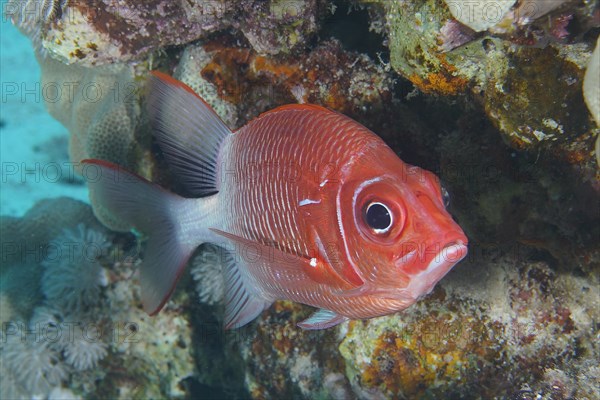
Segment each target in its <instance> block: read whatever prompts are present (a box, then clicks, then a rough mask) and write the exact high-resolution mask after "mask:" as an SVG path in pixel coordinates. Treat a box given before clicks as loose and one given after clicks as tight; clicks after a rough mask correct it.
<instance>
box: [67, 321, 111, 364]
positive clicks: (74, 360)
mask: <svg viewBox="0 0 600 400" xmlns="http://www.w3.org/2000/svg"><path fill="white" fill-rule="evenodd" d="M101 336H102V333H101V332H100V331H99V330H98V328H97V327H96V326H95V325H92V324H84V323H82V324H79V326H77V327H75V329H74V330H73V336H72V337H71V336H70V335H69V340H68V341H67V342H66V343H65V347H64V351H63V354H64V356H65V361H66V362H67V364H69V365H71V366H73V367H74V368H75V369H77V370H79V371H84V370H87V369H90V368H94V367H95V366H96V365H97V364H98V362H99V361H100V360H102V359H103V358H104V357H105V356H106V354H107V350H106V347H107V346H106V343H104V342H103V341H102V338H101Z"/></svg>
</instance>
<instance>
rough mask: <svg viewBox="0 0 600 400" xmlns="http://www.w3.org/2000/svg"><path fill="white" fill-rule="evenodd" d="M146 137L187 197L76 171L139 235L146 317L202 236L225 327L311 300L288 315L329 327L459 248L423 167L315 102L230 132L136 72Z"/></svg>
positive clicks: (413, 296)
mask: <svg viewBox="0 0 600 400" xmlns="http://www.w3.org/2000/svg"><path fill="white" fill-rule="evenodd" d="M148 85H149V94H148V106H149V114H150V118H151V121H152V123H153V126H154V129H155V136H156V139H157V141H158V144H159V146H160V148H161V150H162V151H163V153H164V155H165V158H166V160H167V162H168V165H169V166H170V168H172V170H173V171H174V173H175V175H176V176H177V178H178V179H179V181H180V182H181V184H182V185H184V187H185V189H186V190H187V191H188V192H189V193H190V196H192V197H193V198H185V197H181V196H179V195H177V194H174V193H171V192H169V191H167V190H165V189H163V188H161V187H160V186H158V185H156V184H153V183H151V182H149V181H147V180H145V179H143V178H141V177H138V176H137V175H134V174H131V173H129V172H126V171H124V170H123V169H121V168H120V167H118V166H117V165H114V164H111V163H109V162H106V161H102V160H86V161H85V162H86V163H87V164H88V167H92V166H95V167H96V168H98V169H99V171H98V173H99V174H100V176H101V177H100V178H99V179H94V180H91V179H90V180H89V182H88V183H89V185H90V190H91V192H92V194H93V196H94V197H95V200H96V201H97V202H99V204H101V206H102V207H103V208H104V209H106V210H108V212H109V213H111V214H112V215H113V216H114V217H115V218H118V219H120V220H122V221H126V222H127V223H128V224H130V225H131V227H132V229H135V230H137V231H139V232H142V233H144V234H145V235H147V236H148V242H147V247H146V251H145V255H144V260H143V262H142V265H141V267H140V268H141V271H140V281H141V286H142V302H143V305H144V309H145V310H146V311H147V312H148V313H150V314H155V313H157V312H158V311H159V310H160V309H161V308H162V307H163V305H164V304H165V302H166V301H167V300H168V298H169V296H170V294H171V292H172V291H173V290H174V288H175V285H176V283H177V280H178V278H179V277H180V276H181V274H182V271H183V269H184V268H185V265H186V263H187V262H188V259H189V258H190V256H191V254H192V253H193V252H194V250H195V249H196V248H197V247H198V246H199V245H200V244H202V243H206V242H209V243H225V244H227V245H225V246H224V247H225V248H226V249H228V250H227V252H226V254H227V256H226V257H225V260H224V265H223V279H224V289H225V290H224V293H225V299H224V301H225V317H224V319H225V327H226V328H232V327H240V326H242V325H245V324H247V323H248V322H250V321H252V320H253V319H254V318H256V317H257V316H258V315H259V314H260V313H261V312H262V311H263V310H265V309H266V308H268V307H269V306H270V305H271V304H272V303H273V302H274V301H276V300H292V301H295V302H299V303H303V304H308V305H311V306H314V307H318V308H319V310H318V311H317V312H315V313H314V314H313V315H312V316H310V317H309V318H308V319H306V320H305V321H303V322H301V323H300V324H299V326H300V327H302V328H306V329H320V328H327V327H330V326H334V325H336V324H338V323H340V322H342V321H345V320H348V319H363V318H372V317H376V316H381V315H386V314H390V313H393V312H396V311H399V310H403V309H405V308H407V307H409V306H410V305H411V304H413V303H414V302H415V301H417V300H418V299H419V298H420V297H421V296H423V295H425V294H427V293H429V292H430V291H431V290H432V288H433V287H434V285H435V284H436V283H437V282H438V281H439V280H440V279H441V278H442V277H443V276H444V275H446V273H447V272H448V271H449V270H450V269H451V268H452V266H454V265H455V264H456V263H457V262H458V261H460V260H461V259H462V258H463V257H465V255H466V253H467V247H466V246H467V238H466V236H465V234H464V233H463V231H462V230H461V228H460V227H459V226H458V225H457V224H456V223H455V222H454V221H453V219H452V217H451V216H450V215H449V214H448V212H447V211H446V209H445V205H444V191H443V189H442V188H441V187H440V184H439V182H438V180H437V178H436V177H435V175H433V174H432V173H431V172H428V171H425V170H422V169H420V168H418V167H414V166H410V165H407V164H405V163H404V162H403V161H402V160H400V158H398V156H397V155H396V154H395V153H394V152H393V151H392V150H391V149H390V148H389V147H388V146H387V145H386V144H385V143H384V142H383V140H381V139H380V138H379V137H378V136H376V135H375V134H374V133H373V132H371V131H370V130H368V129H367V128H365V127H364V126H362V125H361V124H359V123H357V122H356V121H354V120H352V119H350V118H348V117H346V116H344V115H341V114H338V113H336V112H334V111H330V110H328V109H325V108H323V107H319V106H315V105H286V106H282V107H278V108H276V109H274V110H271V111H268V112H265V113H264V114H262V115H260V116H259V117H257V118H256V119H254V120H252V121H251V122H249V123H248V124H246V125H245V126H243V127H242V128H240V129H238V130H237V131H235V132H233V131H231V130H230V129H229V128H228V127H227V126H226V125H225V124H224V123H223V121H222V120H221V119H220V118H219V117H218V116H217V114H216V113H215V112H214V111H213V110H212V109H211V107H210V106H209V105H208V104H207V103H206V102H205V101H204V100H202V99H201V98H200V97H199V96H198V95H197V94H196V93H194V91H193V90H192V89H190V88H189V87H188V86H186V85H185V84H183V83H181V82H179V81H177V80H175V79H173V78H171V77H169V76H167V75H165V74H162V73H159V72H153V73H152V75H151V76H150V78H149V81H148Z"/></svg>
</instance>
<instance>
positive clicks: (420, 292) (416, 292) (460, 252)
mask: <svg viewBox="0 0 600 400" xmlns="http://www.w3.org/2000/svg"><path fill="white" fill-rule="evenodd" d="M467 250H468V249H467V245H466V244H465V242H463V241H462V240H457V241H453V242H450V243H448V244H446V245H445V246H444V247H443V248H442V249H441V250H440V251H439V252H438V253H437V254H436V255H435V256H434V257H433V258H432V259H431V260H430V261H429V263H428V265H427V268H425V269H424V270H423V271H421V272H419V273H417V274H415V275H413V276H411V280H410V283H409V285H408V287H407V289H408V290H409V291H410V292H411V293H412V296H413V298H415V299H417V298H420V297H422V296H424V295H426V294H428V293H430V292H431V290H433V287H434V286H435V284H436V283H438V282H439V280H440V279H442V278H443V277H444V276H445V275H446V274H447V273H448V272H449V271H450V269H452V267H453V266H454V265H455V264H456V263H458V262H459V261H460V260H462V259H463V258H465V257H466V255H467Z"/></svg>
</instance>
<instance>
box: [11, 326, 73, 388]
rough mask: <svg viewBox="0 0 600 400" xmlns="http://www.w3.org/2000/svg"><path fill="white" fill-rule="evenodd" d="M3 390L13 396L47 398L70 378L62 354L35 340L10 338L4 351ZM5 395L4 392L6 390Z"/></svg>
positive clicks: (33, 337)
mask: <svg viewBox="0 0 600 400" xmlns="http://www.w3.org/2000/svg"><path fill="white" fill-rule="evenodd" d="M0 357H1V361H2V362H1V364H2V367H3V369H5V370H6V371H5V372H7V371H8V373H6V374H2V386H3V387H4V386H5V385H6V388H9V387H10V388H11V389H9V391H11V392H17V393H18V392H21V393H30V394H32V395H42V396H44V397H45V396H46V395H47V394H48V392H49V391H50V390H51V389H52V388H53V387H55V386H58V385H60V383H61V381H62V380H64V379H65V378H66V376H67V372H66V370H65V368H64V364H62V363H60V358H59V354H58V353H57V352H56V351H54V350H52V349H51V348H50V346H48V343H47V342H46V341H44V340H39V338H36V337H35V336H32V335H28V336H25V337H22V336H21V335H20V334H17V335H10V336H8V337H7V338H6V341H5V342H4V343H2V347H1V353H0ZM2 392H3V394H4V389H3V391H2Z"/></svg>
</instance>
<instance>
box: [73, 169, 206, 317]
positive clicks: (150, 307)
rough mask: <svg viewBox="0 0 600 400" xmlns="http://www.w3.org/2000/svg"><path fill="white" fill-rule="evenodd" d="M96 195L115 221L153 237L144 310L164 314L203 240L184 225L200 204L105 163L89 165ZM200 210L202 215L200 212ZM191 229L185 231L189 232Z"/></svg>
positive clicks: (144, 269)
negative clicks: (170, 298)
mask: <svg viewBox="0 0 600 400" xmlns="http://www.w3.org/2000/svg"><path fill="white" fill-rule="evenodd" d="M83 163H84V165H85V167H84V175H85V176H84V177H85V178H86V180H87V182H88V185H89V188H90V193H91V194H92V195H93V197H94V199H95V201H97V202H99V203H100V205H101V206H102V207H104V208H105V209H106V210H107V211H108V212H109V213H111V214H112V216H114V217H115V218H118V219H121V220H123V221H125V222H127V223H128V224H130V225H131V227H132V228H134V229H136V230H138V231H140V232H142V233H144V234H145V235H147V236H148V243H147V245H146V251H145V255H144V259H143V261H142V265H141V268H140V269H141V270H140V282H141V286H142V303H143V305H144V310H145V311H146V312H147V313H148V314H150V315H154V314H156V313H158V312H159V311H160V309H161V308H162V307H163V306H164V304H165V303H166V302H167V300H168V299H169V297H170V295H171V293H172V292H173V290H174V289H175V285H176V284H177V281H178V279H179V277H180V276H181V274H182V272H183V270H184V268H185V265H186V264H187V261H188V259H189V257H190V255H191V254H192V252H193V251H194V249H195V248H196V247H197V246H198V245H199V244H200V243H201V241H202V240H201V237H202V236H203V235H201V234H200V235H196V234H195V233H196V232H194V231H193V230H190V229H189V226H190V224H189V223H182V216H183V217H185V216H189V215H190V213H189V212H188V210H189V209H194V207H193V206H194V204H193V203H194V202H195V201H198V200H197V199H185V198H183V197H180V196H178V195H176V194H174V193H171V192H169V191H167V190H165V189H163V188H162V187H160V186H158V185H156V184H154V183H152V182H150V181H148V180H146V179H144V178H142V177H140V176H138V175H136V174H133V173H131V172H128V171H126V170H124V169H122V168H121V167H119V166H118V165H116V164H112V163H109V162H107V161H102V160H84V161H83ZM196 210H197V209H196ZM184 226H185V227H187V229H183V227H184Z"/></svg>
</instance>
